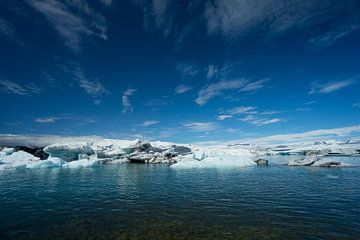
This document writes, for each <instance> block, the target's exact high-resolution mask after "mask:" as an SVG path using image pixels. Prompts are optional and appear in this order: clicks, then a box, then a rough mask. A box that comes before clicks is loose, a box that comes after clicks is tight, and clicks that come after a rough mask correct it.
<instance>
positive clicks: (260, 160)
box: [254, 158, 269, 166]
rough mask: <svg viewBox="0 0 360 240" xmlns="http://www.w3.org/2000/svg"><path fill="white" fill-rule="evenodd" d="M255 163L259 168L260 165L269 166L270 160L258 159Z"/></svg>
mask: <svg viewBox="0 0 360 240" xmlns="http://www.w3.org/2000/svg"><path fill="white" fill-rule="evenodd" d="M254 162H256V164H257V165H258V166H260V165H264V166H267V165H268V163H269V161H268V160H266V159H261V158H260V159H258V160H255V161H254Z"/></svg>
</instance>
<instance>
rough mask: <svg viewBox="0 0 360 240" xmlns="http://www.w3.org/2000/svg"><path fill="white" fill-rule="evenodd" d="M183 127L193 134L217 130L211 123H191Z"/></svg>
mask: <svg viewBox="0 0 360 240" xmlns="http://www.w3.org/2000/svg"><path fill="white" fill-rule="evenodd" d="M184 126H185V127H187V128H189V129H190V130H191V131H194V132H209V131H213V130H215V129H217V125H216V124H215V123H212V122H193V123H187V124H184Z"/></svg>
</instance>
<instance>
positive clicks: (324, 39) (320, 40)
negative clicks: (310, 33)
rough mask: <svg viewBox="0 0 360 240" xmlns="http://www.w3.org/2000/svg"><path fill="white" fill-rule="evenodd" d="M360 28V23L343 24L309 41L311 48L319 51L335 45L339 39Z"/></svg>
mask: <svg viewBox="0 0 360 240" xmlns="http://www.w3.org/2000/svg"><path fill="white" fill-rule="evenodd" d="M359 29H360V24H359V23H357V24H342V25H341V26H340V27H338V28H335V29H332V30H330V31H329V32H327V33H325V34H322V35H319V36H315V37H313V38H311V39H310V40H309V41H308V44H309V49H310V50H314V51H318V50H321V49H323V48H327V47H331V46H333V45H334V44H335V43H336V42H337V41H338V40H339V39H341V38H343V37H345V36H347V35H349V34H351V33H353V32H355V31H357V30H359Z"/></svg>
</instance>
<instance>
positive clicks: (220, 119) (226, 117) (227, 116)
mask: <svg viewBox="0 0 360 240" xmlns="http://www.w3.org/2000/svg"><path fill="white" fill-rule="evenodd" d="M232 117H233V116H232V115H226V114H221V115H219V116H217V117H216V119H217V120H219V121H223V120H225V119H228V118H232Z"/></svg>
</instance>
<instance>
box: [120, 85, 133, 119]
mask: <svg viewBox="0 0 360 240" xmlns="http://www.w3.org/2000/svg"><path fill="white" fill-rule="evenodd" d="M135 92H136V90H135V89H132V88H128V89H127V90H126V91H125V92H124V93H123V95H122V105H123V113H127V112H130V111H132V110H133V108H132V105H131V102H130V99H129V97H130V96H132V95H133V94H134V93H135Z"/></svg>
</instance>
